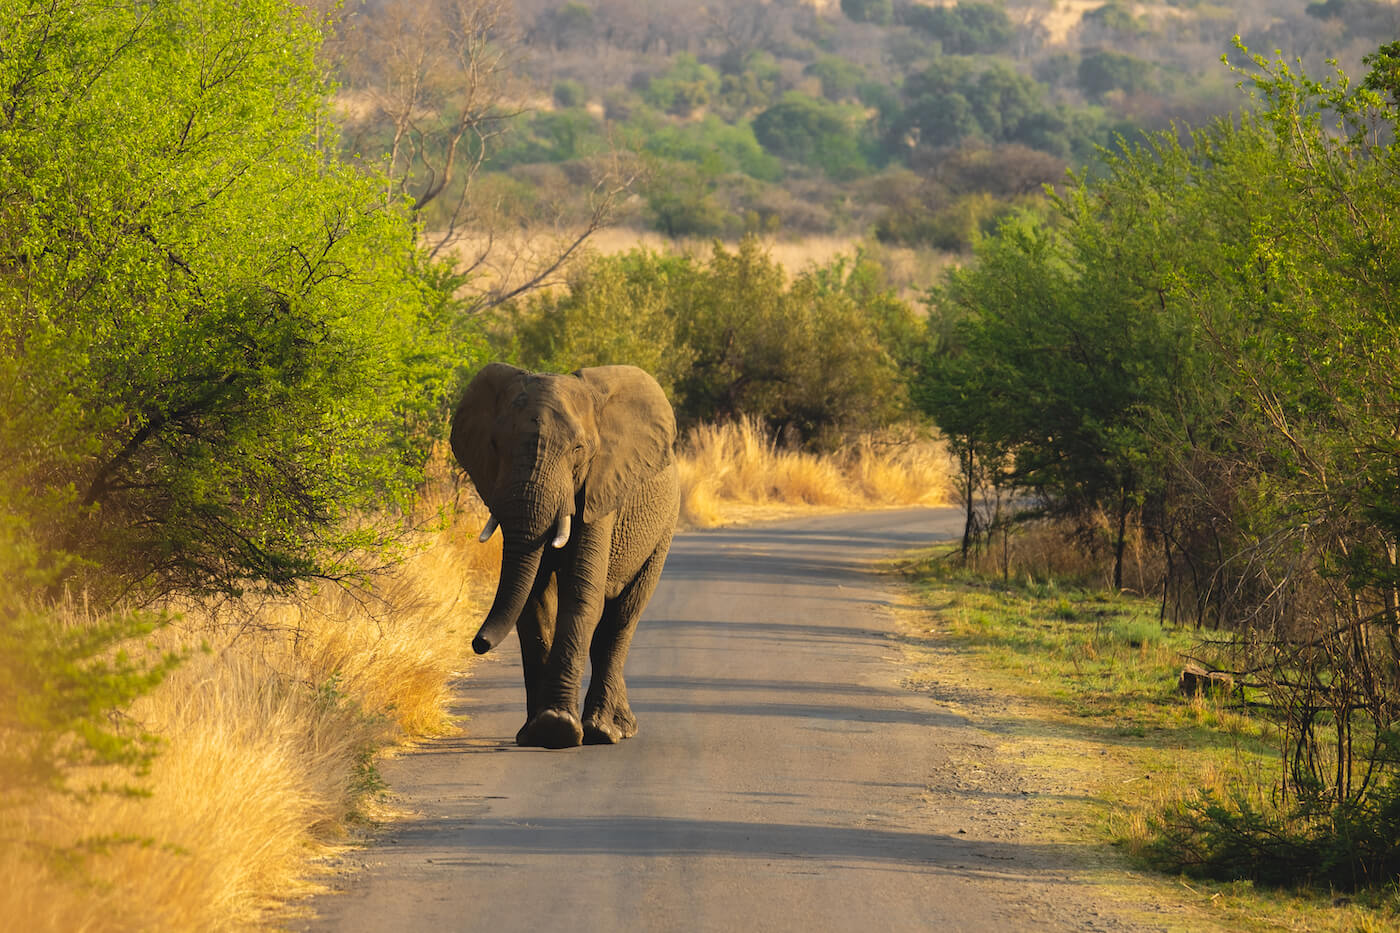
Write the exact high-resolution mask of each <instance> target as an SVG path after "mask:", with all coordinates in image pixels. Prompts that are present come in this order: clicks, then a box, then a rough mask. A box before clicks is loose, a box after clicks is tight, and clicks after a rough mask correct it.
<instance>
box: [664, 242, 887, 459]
mask: <svg viewBox="0 0 1400 933" xmlns="http://www.w3.org/2000/svg"><path fill="white" fill-rule="evenodd" d="M871 274H872V273H871V270H870V269H869V267H868V265H866V264H864V263H860V262H857V263H856V264H855V265H854V266H849V265H847V264H845V263H838V264H837V265H836V266H834V267H832V268H829V269H827V270H824V271H821V270H818V271H813V272H810V273H808V274H805V275H802V276H799V277H798V278H797V280H796V281H794V282H792V283H790V284H789V283H788V282H787V280H786V275H785V274H784V272H783V270H782V267H781V266H779V265H778V264H777V263H776V262H774V261H773V260H772V259H771V258H770V257H769V256H767V255H766V254H765V253H764V252H763V250H762V247H761V246H760V244H759V242H758V240H757V239H756V238H754V237H746V238H745V239H744V240H743V241H742V242H741V243H740V244H739V248H738V249H737V250H736V251H734V252H732V253H731V252H728V251H726V250H725V249H724V248H723V247H722V246H721V245H720V244H718V243H716V244H715V247H714V251H713V253H712V255H711V257H710V261H709V264H708V266H707V267H706V270H705V274H703V275H701V276H699V277H698V278H697V279H696V280H695V281H694V282H693V284H692V285H691V287H690V288H689V289H688V290H687V291H686V292H685V293H684V294H683V295H679V296H677V300H676V304H675V308H676V311H675V313H676V315H677V338H678V339H679V340H680V341H681V342H682V343H683V344H684V345H685V346H686V347H687V348H688V350H689V352H690V353H691V355H692V356H691V359H692V362H691V364H690V368H689V372H688V373H687V374H686V375H685V376H684V377H683V378H682V379H681V380H680V381H679V382H678V384H677V387H676V388H677V403H678V410H679V411H680V412H681V413H682V414H683V416H684V417H686V418H688V419H700V420H715V419H724V418H733V417H737V416H739V415H740V414H756V415H759V416H761V417H763V418H765V419H766V420H767V421H768V422H769V423H770V424H771V425H772V426H774V427H775V428H785V427H787V426H791V427H792V428H793V429H795V430H796V431H797V432H798V433H799V434H800V436H802V437H804V438H807V439H809V440H811V441H813V442H816V443H823V442H826V443H830V442H832V441H834V440H836V439H837V438H839V437H840V436H842V434H843V433H844V432H846V431H849V430H852V429H858V428H863V427H871V426H874V425H877V424H881V423H885V422H887V421H888V420H889V419H890V418H892V417H893V416H895V415H896V414H897V413H898V412H899V411H900V405H901V399H902V391H901V389H900V388H899V381H898V365H897V362H896V358H895V356H894V355H893V354H892V350H891V349H890V348H889V347H887V346H886V345H885V344H884V343H883V342H882V339H890V340H891V342H892V343H895V335H897V334H901V333H905V331H902V330H901V329H900V325H899V324H898V323H896V321H895V318H896V317H897V315H898V314H899V313H900V310H902V312H903V314H904V315H906V316H908V314H909V312H908V309H907V307H903V306H902V305H901V304H895V299H894V298H893V297H892V296H888V295H887V294H886V293H884V292H883V290H881V289H879V288H878V287H876V286H875V285H874V282H873V280H872V279H871V278H870V276H871ZM877 294H878V295H879V297H878V300H877V301H875V302H873V304H875V305H876V306H877V307H878V308H880V309H881V310H879V311H878V313H876V314H875V315H873V316H872V314H871V313H870V312H869V311H868V310H867V308H868V306H869V305H870V304H871V303H872V302H871V299H872V297H875V296H876V295H877ZM906 323H907V322H906ZM893 352H898V351H897V350H895V351H893Z"/></svg>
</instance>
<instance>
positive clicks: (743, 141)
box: [629, 114, 782, 181]
mask: <svg viewBox="0 0 1400 933" xmlns="http://www.w3.org/2000/svg"><path fill="white" fill-rule="evenodd" d="M629 129H631V130H635V131H638V135H640V137H641V139H640V141H639V142H640V145H639V149H640V150H641V151H643V152H647V153H650V154H652V155H655V156H659V157H660V158H663V159H669V160H675V161H678V162H690V163H693V164H695V165H697V166H699V168H700V170H701V171H702V173H704V174H705V175H708V176H711V177H713V176H717V175H722V174H728V173H732V172H742V173H743V174H745V175H748V176H749V177H751V178H757V179H760V180H763V181H776V180H777V179H778V178H780V177H781V176H782V163H781V162H779V161H778V160H777V159H776V158H774V157H773V156H771V155H769V154H768V153H767V152H765V151H764V150H763V147H762V146H760V145H759V143H758V139H757V138H756V137H755V136H754V131H753V127H752V126H751V125H750V124H748V123H746V122H738V123H725V122H724V121H723V120H721V119H719V118H718V117H716V116H714V115H713V114H710V115H707V116H706V117H705V118H704V119H703V120H697V121H692V122H689V123H683V124H679V125H677V124H672V123H666V122H660V121H657V122H654V123H652V122H649V121H641V120H637V121H634V122H633V124H632V126H631V127H630V128H629Z"/></svg>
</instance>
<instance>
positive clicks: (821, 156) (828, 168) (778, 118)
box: [753, 91, 869, 179]
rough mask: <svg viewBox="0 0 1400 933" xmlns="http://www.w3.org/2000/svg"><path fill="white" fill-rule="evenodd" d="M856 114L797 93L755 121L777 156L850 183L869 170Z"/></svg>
mask: <svg viewBox="0 0 1400 933" xmlns="http://www.w3.org/2000/svg"><path fill="white" fill-rule="evenodd" d="M857 125H858V123H857V114H856V113H855V112H853V111H852V110H850V109H848V108H846V107H842V106H840V105H838V104H833V103H831V102H829V101H826V100H822V99H819V98H814V97H808V96H807V95H805V94H800V93H798V92H796V91H792V92H789V93H788V94H785V95H784V96H783V99H782V100H781V101H779V102H778V103H777V104H774V105H773V106H772V107H769V108H768V109H767V110H765V111H763V112H762V113H760V114H759V115H758V116H756V117H754V121H753V132H754V136H756V137H757V138H758V141H759V142H760V143H762V144H763V148H765V149H767V150H768V151H769V152H771V153H773V154H774V155H776V156H779V157H781V158H784V159H790V160H792V161H794V162H801V163H802V164H804V165H811V166H815V167H817V168H820V169H821V170H822V171H824V172H826V174H828V175H830V176H831V177H832V178H837V179H849V178H854V177H856V176H858V175H861V174H864V173H865V172H867V171H868V170H869V165H868V164H867V162H866V159H865V156H864V154H863V153H862V151H861V146H860V142H859V139H858V137H857V135H856V126H857Z"/></svg>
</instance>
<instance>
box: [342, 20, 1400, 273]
mask: <svg viewBox="0 0 1400 933" xmlns="http://www.w3.org/2000/svg"><path fill="white" fill-rule="evenodd" d="M464 6H465V7H467V8H470V9H473V10H476V11H477V12H478V13H480V11H481V10H482V9H486V10H489V11H490V13H491V22H492V24H493V31H492V32H491V34H490V36H489V43H483V44H482V46H481V47H480V49H478V52H481V53H485V52H487V51H489V52H490V53H491V54H500V55H501V56H502V58H501V59H500V60H499V61H494V60H493V65H495V66H497V72H495V74H496V76H497V77H498V78H499V79H500V83H499V85H498V87H497V88H496V90H497V91H498V96H497V98H496V99H495V104H494V106H496V108H497V109H496V111H494V113H495V114H496V116H498V117H502V118H503V117H505V116H506V115H512V116H511V117H510V119H509V120H508V121H506V120H504V119H501V120H500V121H499V122H498V123H492V124H490V125H489V126H486V127H485V129H486V130H487V131H486V132H485V133H482V134H480V135H479V136H478V135H476V134H475V132H473V133H469V134H467V135H466V136H465V137H464V138H463V139H462V141H461V144H460V147H459V150H460V151H458V153H457V157H458V158H459V159H462V158H463V157H464V156H465V157H468V158H475V157H476V156H480V155H482V154H483V153H484V155H485V161H484V162H482V164H481V165H480V166H479V167H478V166H475V165H473V166H472V168H473V171H474V174H470V175H469V174H468V173H466V172H457V173H455V174H452V173H448V174H449V175H450V176H451V177H450V178H449V180H448V182H447V184H445V185H443V186H442V187H443V190H442V191H441V192H440V193H439V196H435V197H434V198H430V199H429V201H431V202H432V203H428V202H424V205H423V218H424V221H425V223H426V224H427V225H428V226H429V227H433V226H435V225H436V226H443V225H445V224H448V223H450V222H451V217H452V216H453V213H452V212H453V211H454V210H456V205H457V204H458V202H459V200H460V199H459V198H457V197H456V194H457V191H458V189H459V188H461V187H463V186H465V185H466V184H467V179H468V178H471V183H472V184H473V185H476V186H477V191H476V192H475V193H474V195H473V201H474V204H475V205H477V207H478V208H479V209H480V210H483V211H485V210H488V209H489V211H490V212H491V213H492V215H493V217H494V218H495V219H496V220H497V221H502V222H505V223H508V224H511V225H520V226H529V225H532V224H539V223H551V224H553V223H560V222H562V223H566V224H567V223H571V222H572V223H579V222H583V221H584V220H585V219H586V217H587V216H588V211H589V209H590V204H591V202H590V201H589V196H590V192H592V190H593V185H594V184H595V183H596V182H597V180H598V179H599V178H601V177H603V175H604V168H605V167H608V168H612V169H617V168H618V166H619V165H624V166H625V167H624V168H623V169H621V171H623V172H624V174H627V175H628V176H629V177H630V176H633V175H636V176H637V177H638V178H639V180H638V181H637V182H636V183H635V184H634V185H633V187H632V191H633V192H634V193H635V195H636V196H635V197H634V198H633V199H632V200H631V201H630V206H629V207H628V210H629V211H630V214H629V219H630V221H631V222H632V223H634V224H636V225H638V226H643V227H645V228H647V229H651V230H654V231H658V232H660V233H662V234H664V235H668V236H673V237H679V236H711V235H723V236H733V235H736V234H740V233H743V232H745V231H760V232H777V233H786V234H794V235H812V234H823V235H837V236H868V235H873V236H874V237H876V238H878V239H880V240H882V241H885V242H889V243H894V244H900V245H919V246H931V247H935V248H938V249H943V250H954V251H956V250H961V249H964V248H966V246H967V245H968V244H969V243H970V242H971V240H972V239H973V238H975V237H976V236H977V235H978V233H979V231H986V230H989V229H991V228H992V227H993V226H994V225H995V224H996V223H997V222H998V221H999V219H1000V218H1002V217H1003V216H1005V215H1007V214H1008V213H1010V212H1013V211H1016V210H1020V209H1028V208H1029V209H1034V208H1035V206H1036V204H1037V203H1038V202H1039V201H1040V199H1041V194H1040V192H1041V191H1042V189H1043V186H1044V185H1046V184H1054V183H1057V182H1058V181H1060V180H1061V179H1063V178H1064V174H1065V171H1066V170H1067V169H1080V168H1083V167H1086V166H1088V167H1090V168H1091V169H1092V166H1093V164H1094V161H1095V159H1096V153H1097V151H1098V147H1101V146H1106V147H1113V146H1115V145H1117V144H1118V140H1120V139H1128V140H1131V139H1133V138H1135V137H1136V136H1137V135H1138V134H1139V133H1140V132H1141V131H1143V130H1157V129H1164V128H1167V127H1170V126H1172V125H1177V126H1190V125H1200V124H1202V123H1204V122H1206V121H1208V120H1209V119H1211V118H1212V117H1214V116H1216V115H1219V114H1223V113H1226V112H1229V111H1232V110H1237V109H1239V108H1240V107H1241V106H1243V105H1244V104H1245V103H1246V102H1245V100H1244V98H1243V97H1242V95H1241V94H1240V92H1239V91H1238V90H1237V89H1236V88H1235V87H1234V79H1233V77H1232V75H1231V74H1230V73H1229V71H1228V70H1227V69H1226V68H1225V66H1224V65H1222V64H1221V62H1220V57H1221V55H1222V54H1223V53H1225V52H1227V51H1230V40H1231V37H1232V36H1234V35H1236V34H1238V35H1240V36H1242V37H1243V40H1244V42H1245V43H1246V45H1247V46H1249V47H1250V48H1252V49H1256V50H1262V51H1266V52H1271V51H1272V50H1273V49H1275V48H1278V49H1283V50H1285V52H1286V53H1289V54H1292V55H1298V56H1301V57H1302V58H1303V60H1304V62H1305V63H1306V64H1307V65H1308V66H1309V69H1310V70H1311V71H1312V72H1314V73H1322V72H1323V71H1324V69H1325V66H1324V64H1323V61H1324V59H1326V58H1329V57H1335V58H1337V59H1338V60H1339V61H1340V62H1341V63H1342V65H1343V67H1344V68H1347V69H1348V70H1349V71H1352V72H1355V71H1357V70H1359V64H1358V63H1359V60H1360V58H1361V56H1362V55H1364V54H1366V53H1367V52H1369V51H1371V50H1373V49H1374V47H1375V44H1376V43H1377V42H1379V41H1381V38H1383V37H1385V36H1395V35H1400V7H1397V6H1396V5H1394V4H1392V3H1384V2H1378V0H1325V2H1319V3H1310V4H1309V3H1305V2H1303V0H1265V2H1242V0H1226V2H1222V3H1208V2H1202V0H1177V2H1174V3H1158V4H1139V3H1126V2H1122V0H1109V2H1100V0H1059V2H1053V0H1051V2H1032V3H1006V4H1002V3H996V2H980V0H960V2H956V3H947V4H930V3H923V2H911V0H840V2H828V0H769V2H766V3H753V2H742V0H715V2H709V3H704V4H696V3H694V2H682V0H645V2H644V0H565V2H559V0H518V2H515V3H513V4H509V3H504V2H502V0H474V2H471V3H466V4H463V3H457V4H448V3H439V4H438V5H437V6H434V5H433V4H431V3H430V4H428V5H427V6H423V7H415V8H412V9H413V10H414V11H415V12H412V13H408V12H405V11H406V10H409V9H410V8H408V7H407V6H406V5H403V4H390V3H366V4H363V5H361V6H355V5H354V4H351V9H350V12H349V14H348V15H347V20H346V21H347V22H353V23H355V24H356V27H355V28H356V29H359V30H360V31H361V33H362V34H370V33H374V34H378V35H380V36H381V38H382V39H385V41H383V42H381V43H380V44H379V46H378V47H375V46H374V44H373V43H368V44H366V43H361V44H360V45H359V46H358V48H357V49H355V50H351V52H352V54H351V55H350V56H349V59H347V61H349V62H350V63H349V64H348V65H347V66H346V67H345V69H344V74H343V75H342V84H343V87H344V92H343V94H342V99H343V100H344V101H345V104H346V106H345V120H346V124H347V129H348V131H349V138H350V140H351V144H352V145H353V146H354V148H355V151H356V152H360V153H365V154H376V153H385V152H394V153H397V154H398V155H399V156H400V157H401V156H402V150H403V147H404V146H405V145H406V143H405V141H404V140H405V138H406V136H405V133H406V134H407V138H408V139H409V140H410V142H411V140H412V136H413V133H419V134H420V135H421V137H422V138H421V141H420V142H419V143H418V145H421V147H422V148H423V155H424V158H423V159H422V160H421V161H420V162H419V163H418V164H415V165H413V166H412V168H411V173H412V174H413V177H414V179H415V180H416V181H417V182H418V183H420V184H427V185H428V187H431V185H433V184H440V183H441V182H442V181H443V178H444V172H443V166H444V165H445V164H446V160H447V151H448V150H447V148H446V146H447V144H446V143H445V142H438V143H435V142H434V138H435V137H434V136H433V133H434V132H437V133H439V135H440V134H441V131H442V124H450V123H451V116H452V114H453V113H454V112H455V111H454V109H453V108H454V107H456V106H457V105H458V102H455V101H454V100H453V95H454V93H457V95H458V96H459V97H460V96H461V95H462V94H463V93H466V92H464V91H461V90H460V89H458V90H457V91H455V92H454V89H453V86H452V82H451V81H450V80H449V81H447V82H446V84H447V85H448V86H445V87H443V88H442V89H440V90H439V91H436V92H435V93H436V94H437V95H438V96H437V97H436V98H434V100H435V101H437V102H436V103H432V102H426V103H425V102H420V103H419V104H418V105H416V106H418V110H417V113H416V117H415V118H414V119H413V120H407V121H405V120H403V119H400V120H399V121H398V123H397V124H396V123H395V120H394V118H393V115H392V114H391V113H389V112H388V111H387V110H386V108H385V107H384V106H381V104H382V101H383V100H384V99H385V97H386V91H385V88H388V87H390V86H392V81H390V80H389V79H390V78H392V72H393V69H394V68H395V67H402V66H403V65H404V56H405V52H404V47H403V43H402V42H399V43H397V44H395V43H393V42H389V41H387V38H386V37H389V38H391V37H392V36H393V35H395V34H399V35H400V37H401V36H402V33H403V31H404V30H405V29H407V30H409V31H410V32H412V30H414V29H418V30H420V31H421V30H423V29H426V28H428V27H427V26H425V25H424V24H425V23H429V22H430V21H431V20H432V18H433V17H434V16H436V17H439V18H441V19H443V21H444V22H446V21H448V20H451V19H452V17H453V16H458V17H459V18H460V15H461V14H460V10H461V9H462V8H463V7H464ZM454 10H456V11H458V12H453V11H454ZM396 30H397V33H396ZM376 31H377V32H376ZM439 32H440V33H441V35H439V37H438V38H439V39H440V40H441V41H443V42H446V43H448V44H450V43H451V42H453V41H456V40H454V39H451V38H450V37H451V36H452V35H456V33H455V32H454V31H453V30H452V29H445V28H444V29H440V30H439ZM444 37H447V38H444ZM395 49H397V51H395ZM445 54H447V59H448V60H449V61H448V65H445V66H444V67H448V66H450V68H449V70H450V69H451V68H458V69H465V68H467V67H468V66H467V65H466V64H463V63H462V62H461V61H459V62H458V63H457V64H455V65H453V64H452V63H451V62H450V59H451V54H450V51H449V52H448V53H445ZM1232 54H1233V53H1232ZM356 56H358V58H356ZM396 61H397V65H396V64H395V62H396ZM463 73H464V74H465V71H464V72H463ZM507 76H509V79H510V80H509V81H507V80H506V79H507ZM427 77H428V78H429V79H431V78H432V77H433V76H432V75H429V76H427ZM442 77H443V76H442V73H440V72H439V73H438V74H437V78H439V79H441V78H442ZM464 80H466V79H464ZM400 84H402V81H400ZM507 87H508V90H507ZM387 96H392V92H387ZM401 110H403V108H401ZM413 112H414V110H413V107H412V106H410V107H408V108H407V109H406V110H403V113H409V114H412V113H413ZM401 117H402V113H401ZM434 121H437V124H438V125H434ZM474 130H475V128H474ZM498 131H504V132H500V133H499V135H497V133H498ZM434 145H437V146H438V149H437V150H434ZM396 147H397V148H396ZM619 159H621V160H622V161H621V162H619ZM425 179H431V181H425ZM458 216H459V221H460V214H459V215H458Z"/></svg>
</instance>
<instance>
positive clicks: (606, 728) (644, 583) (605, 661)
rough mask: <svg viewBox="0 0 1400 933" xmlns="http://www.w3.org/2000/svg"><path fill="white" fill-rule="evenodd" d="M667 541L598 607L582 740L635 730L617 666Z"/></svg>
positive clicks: (618, 737) (615, 738) (601, 740)
mask: <svg viewBox="0 0 1400 933" xmlns="http://www.w3.org/2000/svg"><path fill="white" fill-rule="evenodd" d="M670 544H671V542H670V539H669V537H668V538H667V540H666V541H664V542H662V544H661V546H660V547H658V548H657V549H656V550H655V551H653V552H652V555H651V557H649V558H647V561H646V563H644V564H643V565H642V569H641V570H640V571H638V573H637V575H636V576H635V577H633V578H632V580H631V582H630V583H628V584H627V586H625V587H624V588H623V590H622V592H621V593H619V594H618V596H617V598H616V599H612V600H609V601H608V602H607V603H606V604H604V606H603V617H602V619H601V620H599V622H598V628H597V629H596V630H595V631H594V633H593V641H592V643H591V644H590V645H589V650H588V657H589V661H590V663H591V665H592V668H593V671H592V676H591V677H590V678H589V682H588V694H587V696H585V697H584V700H583V743H584V744H585V745H612V744H615V743H617V742H620V741H622V740H623V739H630V738H631V737H632V736H634V735H636V734H637V717H635V716H634V715H632V707H631V705H630V704H629V703H628V702H627V684H626V682H625V681H624V680H623V679H622V665H623V664H624V663H625V662H626V661H627V649H628V647H629V646H630V645H631V643H632V633H633V632H634V631H636V628H637V620H638V619H639V618H641V615H642V610H643V609H644V608H646V604H647V600H649V599H651V594H652V592H653V591H654V590H655V589H656V583H657V581H658V580H659V579H660V578H661V567H662V565H663V564H665V562H666V552H667V550H668V549H669V548H670Z"/></svg>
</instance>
